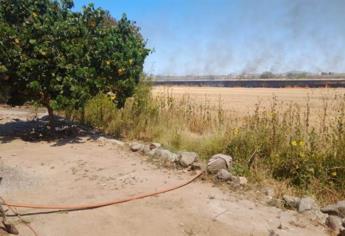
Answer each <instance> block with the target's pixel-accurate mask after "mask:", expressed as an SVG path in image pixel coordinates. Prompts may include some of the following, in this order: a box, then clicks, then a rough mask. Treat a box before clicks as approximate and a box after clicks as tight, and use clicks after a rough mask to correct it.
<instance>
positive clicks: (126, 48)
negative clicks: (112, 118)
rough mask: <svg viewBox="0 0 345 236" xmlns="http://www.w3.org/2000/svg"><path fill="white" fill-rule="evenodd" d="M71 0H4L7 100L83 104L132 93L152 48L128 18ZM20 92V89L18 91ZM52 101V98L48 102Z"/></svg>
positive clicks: (1, 33)
mask: <svg viewBox="0 0 345 236" xmlns="http://www.w3.org/2000/svg"><path fill="white" fill-rule="evenodd" d="M72 7H73V1H72V0H61V1H53V0H14V1H7V0H0V73H5V74H6V78H9V79H7V80H6V81H5V80H0V86H8V87H9V88H10V92H9V94H10V96H11V97H12V99H9V101H11V102H13V103H16V104H17V103H18V102H19V101H20V102H21V103H23V102H25V101H30V100H35V101H38V102H40V103H41V104H43V105H45V106H50V107H52V108H55V109H60V108H64V107H67V106H68V107H75V108H80V107H82V106H84V104H85V102H86V101H87V100H88V99H90V98H91V97H92V96H95V95H97V94H99V93H107V92H112V93H114V94H116V99H117V101H116V103H117V104H118V105H119V106H121V105H123V104H124V101H125V98H126V97H128V96H131V95H132V94H133V92H134V88H135V86H136V84H137V82H138V81H139V77H140V74H141V73H142V69H143V64H144V60H145V58H146V56H147V55H148V54H149V52H150V50H149V49H147V48H146V47H145V46H146V45H145V41H144V40H143V38H142V36H141V34H140V32H139V28H138V27H137V26H135V25H134V24H133V23H132V22H131V21H129V20H128V19H127V17H126V16H124V17H122V18H121V19H120V20H119V21H116V20H114V19H113V18H112V17H111V16H110V15H109V13H108V12H107V11H105V10H103V9H100V8H97V9H95V7H94V6H93V5H92V4H90V5H88V6H86V7H84V8H83V10H82V12H73V11H72V10H71V8H72ZM18 91H20V92H18ZM47 99H48V100H50V102H48V101H47Z"/></svg>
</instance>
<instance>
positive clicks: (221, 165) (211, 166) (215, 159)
mask: <svg viewBox="0 0 345 236" xmlns="http://www.w3.org/2000/svg"><path fill="white" fill-rule="evenodd" d="M231 163H232V157H231V156H228V155H224V154H216V155H213V156H212V157H211V158H210V160H209V161H208V163H207V171H208V172H209V173H211V174H216V173H218V171H219V170H221V169H225V170H227V169H229V168H230V167H231Z"/></svg>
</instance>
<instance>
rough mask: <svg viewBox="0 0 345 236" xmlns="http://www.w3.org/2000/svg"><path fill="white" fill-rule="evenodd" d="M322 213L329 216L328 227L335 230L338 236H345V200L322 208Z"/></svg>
mask: <svg viewBox="0 0 345 236" xmlns="http://www.w3.org/2000/svg"><path fill="white" fill-rule="evenodd" d="M321 212H323V213H325V214H328V217H327V220H326V224H327V226H328V227H330V228H331V229H332V230H334V231H335V232H336V233H337V235H339V236H345V200H343V201H338V202H337V203H335V204H331V205H328V206H325V207H323V208H321Z"/></svg>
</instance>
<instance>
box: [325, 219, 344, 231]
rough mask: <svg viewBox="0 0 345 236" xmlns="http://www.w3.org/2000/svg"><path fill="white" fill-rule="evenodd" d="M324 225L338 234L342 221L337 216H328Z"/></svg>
mask: <svg viewBox="0 0 345 236" xmlns="http://www.w3.org/2000/svg"><path fill="white" fill-rule="evenodd" d="M326 225H327V226H328V227H329V228H331V229H332V230H333V231H335V232H339V231H340V229H341V228H342V219H341V218H340V217H339V216H332V215H330V216H328V217H327V219H326Z"/></svg>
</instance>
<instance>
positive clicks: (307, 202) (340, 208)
mask: <svg viewBox="0 0 345 236" xmlns="http://www.w3.org/2000/svg"><path fill="white" fill-rule="evenodd" d="M283 202H284V206H285V207H287V208H290V209H296V210H297V211H298V212H300V213H312V214H314V216H319V219H322V221H323V223H325V224H326V225H327V226H328V227H329V228H331V229H332V230H333V231H334V232H335V235H339V236H345V201H339V202H337V203H335V204H331V205H328V206H326V207H323V208H320V207H319V206H318V204H317V203H316V201H315V200H314V199H313V198H311V197H303V198H299V197H294V196H288V195H284V196H283Z"/></svg>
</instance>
